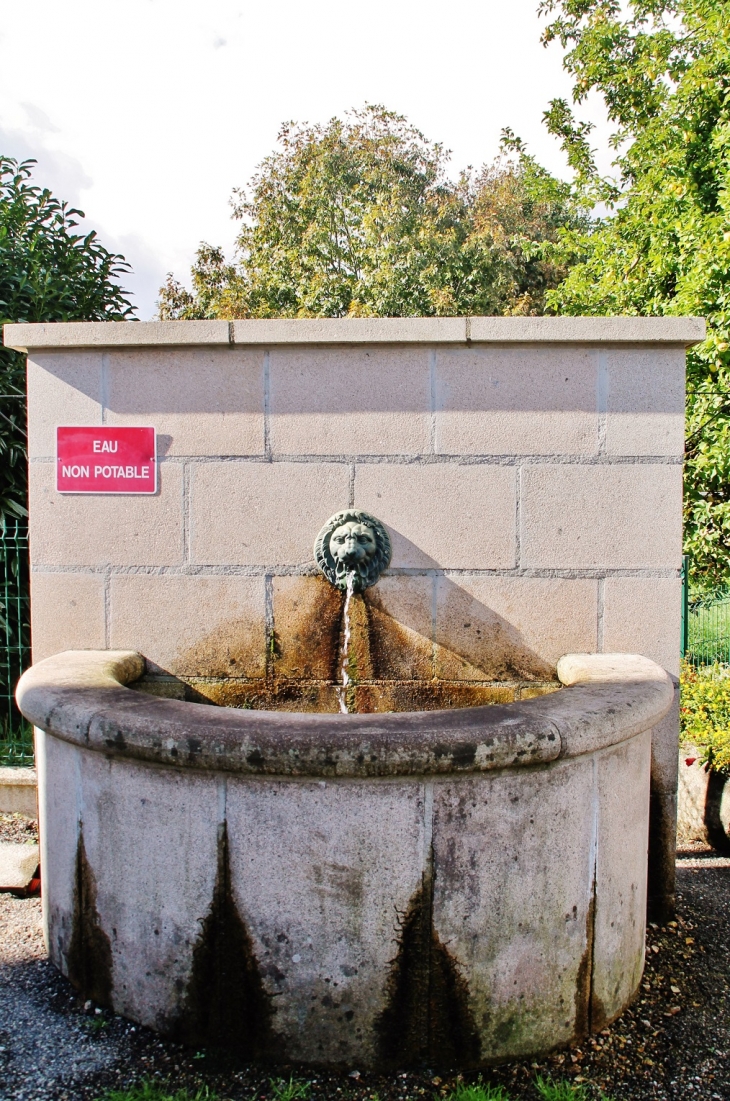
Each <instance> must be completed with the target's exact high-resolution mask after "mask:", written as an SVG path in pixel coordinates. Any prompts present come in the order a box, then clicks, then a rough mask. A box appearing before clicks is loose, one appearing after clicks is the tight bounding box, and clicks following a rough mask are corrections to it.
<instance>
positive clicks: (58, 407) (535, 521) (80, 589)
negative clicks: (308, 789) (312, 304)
mask: <svg viewBox="0 0 730 1101" xmlns="http://www.w3.org/2000/svg"><path fill="white" fill-rule="evenodd" d="M497 320H498V321H500V322H501V321H504V320H508V321H509V320H514V319H497ZM529 320H530V319H528V321H529ZM579 320H580V319H579ZM528 321H525V323H524V325H523V324H522V322H520V324H521V325H522V328H520V334H524V342H523V343H499V342H497V341H494V340H493V341H492V342H490V340H489V338H488V334H491V333H492V330H493V329H494V332H495V333H496V332H497V331H500V332H501V331H502V330H500V329H499V327H497V328H496V329H495V327H494V326H493V325H492V326H491V328H490V323H488V322H489V319H487V321H485V322H484V324H482V322H481V321H479V322H478V323H477V320H476V319H472V322H471V323H470V332H471V334H472V342H471V343H466V342H462V343H459V342H458V341H459V340H460V339H461V338H460V337H459V335H458V333H461V332H463V331H465V330H464V322H463V319H462V320H461V321H460V322H456V321H454V320H453V319H441V320H439V319H432V321H431V322H429V323H428V326H427V327H424V326H423V325H421V327H420V328H418V326H416V328H414V329H413V332H416V329H418V334H417V337H418V338H417V339H416V338H412V333H411V329H409V327H408V325H405V327H401V328H402V333H403V337H402V338H403V340H404V341H405V342H404V343H401V344H397V343H393V344H388V343H383V342H382V340H383V338H382V334H381V335H378V333H379V332H380V330H378V331H377V333H376V329H377V324H375V323H374V324H375V328H368V325H364V326H361V327H360V328H359V329H357V332H355V329H353V333H354V334H355V335H354V336H353V337H352V338H350V336H348V337H347V340H348V342H347V343H343V344H339V345H325V344H321V343H319V344H318V343H317V342H316V340H317V334H318V333H319V332H320V329H321V326H320V328H317V326H310V327H309V328H307V326H306V323H301V326H300V328H297V327H296V326H297V324H298V323H296V322H292V323H291V324H290V327H289V329H287V331H286V334H285V336H284V337H283V339H285V340H286V341H288V343H286V344H281V343H280V344H277V343H272V344H271V345H266V344H264V343H256V344H245V343H243V341H245V339H246V338H247V333H249V331H250V332H253V331H254V330H252V329H251V330H249V329H247V328H246V326H245V325H243V326H236V327H235V335H234V334H233V333H232V329H229V328H228V327H227V326H224V325H221V326H219V327H218V328H215V327H213V328H211V327H210V326H209V327H208V328H207V329H205V331H203V329H200V328H199V329H196V330H195V331H193V329H192V328H191V329H187V328H185V327H184V326H183V327H182V328H180V327H179V328H178V329H176V330H175V333H174V334H173V336H174V339H175V340H180V341H181V345H180V346H170V345H169V339H172V337H171V336H169V334H170V333H172V330H171V329H170V330H168V329H165V328H164V326H163V327H158V326H152V327H150V329H149V330H147V329H145V332H144V333H143V332H142V330H139V332H137V329H135V334H133V336H134V338H135V340H136V339H137V337H139V340H140V341H142V340H143V339H144V341H149V343H148V344H147V346H128V345H126V346H125V345H124V344H123V342H122V343H119V341H122V338H123V336H124V332H126V330H123V331H122V330H119V332H117V329H115V330H114V340H115V342H117V343H116V344H115V346H111V345H110V346H103V344H102V345H99V343H98V342H99V341H103V339H104V338H103V332H102V330H99V331H98V333H97V331H96V329H95V330H94V335H93V342H95V343H96V344H97V346H96V347H74V346H73V342H74V341H76V343H81V344H83V343H84V341H83V334H82V332H81V329H80V330H79V334H75V335H74V333H71V334H70V335H69V336H68V340H69V341H70V342H71V343H70V344H67V346H64V347H62V348H57V349H55V350H54V349H52V348H44V349H36V350H32V349H31V352H30V355H29V363H28V393H29V453H30V482H31V490H30V502H31V508H30V523H31V557H32V571H33V572H32V586H33V591H32V595H33V601H32V614H33V648H34V657H35V659H36V660H38V659H40V658H43V657H46V656H48V655H49V654H51V653H54V652H58V651H59V650H62V649H72V648H79V649H83V648H104V647H114V648H130V649H135V650H139V651H140V652H141V653H143V654H144V655H145V656H146V658H147V661H148V682H149V683H148V685H147V686H148V688H149V689H150V690H152V691H155V692H156V693H158V694H168V695H173V696H174V695H182V694H183V693H186V692H187V693H188V696H189V694H190V692H191V691H192V692H194V693H196V694H197V695H195V696H194V698H200V699H205V698H213V699H214V700H215V701H216V702H224V703H225V702H236V701H238V702H239V703H240V702H242V700H244V699H249V698H252V697H253V698H254V700H259V701H261V700H264V701H265V700H266V699H267V698H268V697H267V695H266V693H267V691H268V688H267V686H269V687H270V686H271V684H272V683H274V682H276V683H284V684H286V683H289V682H292V681H293V682H295V683H297V684H300V685H301V684H302V683H306V684H308V685H309V687H308V688H307V691H308V692H309V697H310V699H311V706H312V708H313V709H315V710H316V709H320V708H323V707H324V708H333V709H336V707H337V702H336V699H335V697H334V695H333V694H332V693H331V691H330V692H329V694H328V693H327V692H326V691H325V689H323V688H322V682H323V681H325V680H327V678H331V677H332V675H333V669H334V664H335V660H336V651H337V645H338V637H339V635H338V630H339V627H338V624H339V604H338V603H337V600H338V598H337V597H336V594H335V597H334V599H333V593H332V592H331V591H330V590H329V588H328V586H327V584H326V582H324V581H323V580H322V579H321V578H320V577H318V576H317V575H316V574H315V572H314V569H313V564H312V542H313V539H314V536H315V534H316V532H317V531H318V530H319V527H320V526H321V524H322V523H323V522H324V521H325V520H326V519H327V518H328V517H329V516H330V515H331V514H332V513H333V512H335V511H336V510H337V509H340V508H342V507H344V506H347V505H354V506H357V507H362V508H365V509H367V510H369V511H372V512H373V513H374V514H375V515H377V516H379V517H380V518H381V519H382V520H383V521H384V522H385V524H386V526H387V527H388V529H389V532H390V535H391V539H392V542H393V551H394V553H393V561H392V564H391V568H390V570H389V571H388V572H387V574H386V576H384V577H383V579H382V580H381V582H380V583H379V584H378V585H377V586H376V587H375V588H374V589H372V590H370V592H369V594H368V601H369V612H368V614H369V616H370V622H371V627H372V632H371V637H372V639H373V642H372V646H371V649H372V653H371V658H372V662H373V666H374V669H375V675H376V676H381V677H385V678H386V679H388V678H389V679H391V680H397V679H398V678H405V679H407V680H409V681H410V682H413V681H416V682H417V681H419V680H423V681H424V682H431V681H432V680H433V679H434V678H435V679H436V680H439V681H444V682H448V683H449V684H452V685H456V686H457V688H458V686H459V685H462V686H464V685H465V686H467V688H468V689H469V691H472V692H473V691H474V689H475V685H476V684H477V683H478V682H481V683H482V686H483V687H482V688H481V689H480V691H481V692H482V695H481V696H480V697H479V698H480V699H485V700H486V699H489V698H490V695H489V693H490V692H492V693H493V694H494V695H495V698H499V699H500V700H504V699H508V698H514V697H515V696H517V697H520V696H521V697H529V696H530V695H534V694H536V693H538V692H542V691H544V690H545V686H546V685H548V686H549V684H550V682H551V680H552V678H554V667H555V662H556V660H557V659H558V658H559V657H560V656H561V655H562V654H564V653H568V652H581V651H585V652H592V651H601V650H605V651H617V650H623V651H629V652H638V653H641V654H644V655H646V656H648V657H650V658H652V659H653V660H655V661H657V662H658V663H659V664H661V665H662V666H664V668H666V669H667V670H668V671H669V672H670V673H671V674H672V676H674V677H676V676H677V673H678V663H679V623H680V581H679V568H680V564H681V560H680V556H681V492H682V490H681V461H682V448H683V425H684V360H685V352H684V346H683V344H682V343H681V342H680V341H681V339H682V338H681V337H680V336H679V335H678V336H677V338H676V339H677V343H675V344H672V343H671V334H670V329H669V327H667V326H668V323H669V321H672V323H674V322H673V319H668V321H667V326H665V328H666V333H667V334H668V338H670V342H669V343H666V342H665V343H651V342H649V341H643V340H642V339H641V332H643V329H642V328H641V325H639V324H637V326H636V327H635V331H636V334H637V338H636V340H635V341H634V342H631V341H630V340H628V341H627V339H626V337H625V335H624V336H623V337H622V342H621V343H618V342H617V343H610V339H611V334H612V333H614V332H615V333H616V334H619V333H620V331H621V326H620V325H618V327H616V326H614V328H611V327H610V326H608V327H606V326H603V328H601V327H600V325H599V324H598V322H596V323H595V326H594V329H595V334H596V335H594V336H592V335H591V334H592V333H593V331H594V329H591V328H590V325H591V324H592V323H591V322H590V321H588V320H585V319H584V320H583V322H581V325H578V326H577V327H576V328H575V332H576V334H578V335H577V337H576V340H575V342H571V341H570V340H565V341H564V342H563V343H555V342H552V340H551V338H550V337H549V332H550V331H552V330H550V328H549V326H548V327H547V328H545V327H544V326H542V325H541V324H540V323H539V322H540V321H541V319H535V324H534V325H532V326H531V324H528ZM191 324H192V323H191ZM622 324H623V325H624V327H626V326H627V325H629V322H628V321H626V322H622ZM459 325H461V328H459ZM292 326H293V328H292ZM480 326H481V328H480ZM82 328H83V327H82ZM503 328H504V327H503ZM325 329H326V327H325ZM325 329H321V333H322V334H325V336H324V339H327V340H331V339H332V333H330V330H326V332H325ZM655 329H656V331H655V330H654V329H652V337H651V339H653V340H657V339H664V338H663V337H662V336H661V333H663V332H664V330H663V329H661V326H660V327H659V328H656V326H655ZM310 330H311V332H310ZM482 330H483V331H484V334H487V337H486V338H485V339H484V340H483V341H482V342H479V340H478V336H479V334H480V333H481V332H482ZM569 330H570V326H568V327H567V328H566V327H565V326H563V328H562V329H560V332H565V333H567V332H569ZM660 330H661V332H660ZM83 331H84V332H85V331H86V330H83ZM104 331H106V330H104ZM279 331H280V330H279V329H277V328H276V325H274V326H273V328H272V329H271V334H272V340H273V339H274V337H275V335H276V333H278V332H279ZM282 331H283V330H282ZM343 331H344V330H343ZM388 331H390V330H388ZM393 331H395V330H393ZM400 331H401V330H400V329H399V330H398V332H399V333H400ZM516 331H517V330H516V329H515V332H516ZM570 331H572V330H570ZM626 331H627V332H628V331H629V330H628V328H627V329H626ZM631 331H632V332H633V331H634V330H631ZM646 331H647V333H648V332H649V330H648V329H647V330H646ZM672 331H674V330H672ZM69 332H70V331H69ZM256 332H257V333H261V334H263V337H265V335H266V334H265V333H264V332H263V329H257V330H256ZM267 332H268V330H267ZM298 332H301V333H302V334H305V333H306V334H309V335H303V336H302V340H301V341H300V342H299V343H295V342H292V341H294V340H295V339H296V333H298ZM332 332H334V330H332ZM348 332H349V330H348ZM505 332H507V329H505ZM555 332H556V333H557V332H558V329H557V328H556V329H555ZM120 333H121V335H119V334H120ZM368 333H371V339H368ZM533 333H534V337H535V338H534V339H532V340H531V339H530V334H533ZM545 333H548V338H547V339H546V338H545ZM146 334H147V335H146ZM186 334H187V335H186ZM327 334H329V335H327ZM358 334H360V335H358ZM372 334H374V335H372ZM263 337H262V339H263ZM320 337H321V334H320ZM168 338H169V339H168ZM396 338H397V337H396ZM521 338H522V337H521ZM25 339H27V336H26V338H25ZM48 339H52V337H47V336H46V337H44V340H48ZM186 339H187V340H189V341H190V343H188V344H187V345H185V340H186ZM232 339H233V341H234V343H231V340H232ZM251 339H254V338H253V337H252V338H251ZM255 339H257V340H258V339H259V337H256V338H255ZM196 340H198V341H200V343H198V344H196V343H195V341H196ZM204 340H205V341H211V342H212V343H202V341H204ZM156 341H157V342H158V343H155V342H156ZM165 341H168V343H165ZM409 341H410V342H409ZM216 342H217V343H216ZM76 423H78V424H99V425H101V424H108V425H121V424H149V425H153V426H154V427H155V428H156V429H157V432H158V441H159V453H160V455H159V457H160V480H159V492H158V493H157V494H156V495H155V496H153V497H123V496H122V497H98V496H60V495H59V494H57V493H56V491H55V489H54V460H55V427H56V425H57V424H76ZM313 612H314V613H315V614H314V615H313ZM394 653H396V654H404V653H407V654H408V655H409V660H408V661H403V660H401V661H394V660H392V659H391V657H390V656H389V655H391V654H394ZM302 654H306V655H307V659H306V660H302ZM191 686H192V687H191ZM392 692H393V700H392V701H391V702H390V703H388V698H389V697H387V695H386V696H383V697H381V699H382V700H383V701H384V702H383V703H382V706H383V707H384V709H385V710H387V709H389V707H395V706H398V707H400V706H403V705H404V704H403V702H402V701H404V700H405V701H406V703H407V701H408V699H409V698H414V699H415V698H416V695H413V694H412V693H411V695H409V692H408V691H407V690H400V689H395V688H394V689H393V690H392ZM257 693H258V695H257ZM450 698H451V697H450ZM453 698H454V699H458V692H457V689H456V688H455V689H454V691H453ZM473 698H476V697H473ZM393 701H400V702H393ZM284 705H286V704H285V703H284ZM677 724H678V720H677V714H676V711H675V713H674V714H673V715H672V716H671V717H669V718H667V719H666V720H664V722H663V723H662V724H661V725H660V726H659V727H657V729H656V730H655V732H654V738H653V763H652V857H651V865H652V876H651V892H652V895H653V899H654V904H655V907H656V908H657V910H658V911H659V912H665V913H666V912H667V911H668V910H669V909H671V906H672V901H673V891H674V885H673V851H674V835H675V813H676V812H675V807H676V781H677V755H676V745H677Z"/></svg>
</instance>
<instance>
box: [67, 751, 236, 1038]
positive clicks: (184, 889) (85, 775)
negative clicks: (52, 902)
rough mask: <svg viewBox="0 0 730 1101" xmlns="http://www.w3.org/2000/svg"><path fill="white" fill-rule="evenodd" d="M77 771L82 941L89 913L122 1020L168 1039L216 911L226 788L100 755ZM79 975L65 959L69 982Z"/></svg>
mask: <svg viewBox="0 0 730 1101" xmlns="http://www.w3.org/2000/svg"><path fill="white" fill-rule="evenodd" d="M77 752H78V751H77ZM79 765H80V783H81V790H82V791H83V809H82V814H81V829H80V834H79V836H80V838H82V839H83V852H81V853H79V852H78V850H77V860H78V862H79V864H80V865H81V875H82V876H83V877H84V878H85V879H86V883H85V885H84V886H85V890H86V900H85V902H86V905H85V911H86V912H85V913H84V912H82V915H81V923H83V924H84V925H85V928H81V929H80V930H79V934H80V938H81V940H82V942H83V938H84V935H86V938H87V939H88V935H89V932H90V929H89V925H93V924H94V922H93V917H92V915H91V913H89V911H91V910H92V907H93V908H94V909H95V910H96V914H97V915H98V916H97V919H96V929H95V930H94V935H95V937H96V940H97V946H96V947H97V952H96V959H95V961H94V962H95V964H96V968H97V969H98V971H99V984H100V985H101V984H102V983H103V981H104V980H105V979H106V980H107V982H109V983H110V985H111V986H112V987H113V991H114V1004H115V1007H116V1008H117V1010H118V1012H120V1013H122V1014H123V1015H124V1016H129V1017H132V1018H133V1019H135V1020H138V1021H140V1022H142V1023H144V1024H146V1025H148V1026H149V1027H151V1028H156V1029H158V1030H161V1031H163V1032H169V1031H170V1030H171V1028H172V1027H174V1024H175V1022H176V1018H177V1017H178V1016H179V1012H180V1003H181V1002H182V1003H184V1001H185V993H188V996H190V978H191V971H192V966H193V956H194V952H195V949H196V947H197V946H198V945H199V944H200V941H201V939H202V936H203V927H204V922H205V919H206V917H207V916H208V914H209V913H210V910H211V908H212V905H213V897H214V888H215V880H216V872H217V867H218V860H217V846H218V821H219V816H220V814H221V812H222V808H223V807H224V805H225V804H224V799H223V790H222V781H221V780H219V779H218V778H217V777H215V776H211V775H209V774H205V773H198V774H196V775H192V774H190V773H181V772H180V771H176V770H175V769H150V768H148V767H146V766H145V765H144V764H143V763H141V762H133V761H121V762H118V761H113V760H106V759H105V758H104V757H103V756H101V755H100V754H98V753H82V754H81V757H80V760H79ZM130 854H133V859H134V875H132V876H130V874H129V861H130ZM102 870H103V874H102ZM104 942H106V947H105V946H104ZM87 951H88V949H87ZM105 964H106V968H105V966H104V965H105ZM77 966H78V959H77V958H76V959H75V958H74V952H73V951H67V952H66V967H67V973H68V974H69V976H70V977H71V978H72V980H73V978H74V974H73V971H74V968H75V967H77ZM105 970H107V974H105ZM109 971H110V972H111V974H109V973H108V972H109ZM93 1000H94V1001H102V1002H103V999H102V998H100V997H97V998H94V999H93Z"/></svg>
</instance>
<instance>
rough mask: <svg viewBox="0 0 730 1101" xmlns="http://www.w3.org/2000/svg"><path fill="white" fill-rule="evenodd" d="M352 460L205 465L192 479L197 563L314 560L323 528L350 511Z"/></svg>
mask: <svg viewBox="0 0 730 1101" xmlns="http://www.w3.org/2000/svg"><path fill="white" fill-rule="evenodd" d="M349 484H350V468H349V465H346V464H340V463H256V462H251V463H235V462H231V463H203V464H200V465H198V466H195V467H194V468H193V469H192V471H191V477H190V493H191V501H190V541H191V554H192V560H193V562H196V563H201V564H205V565H266V566H270V567H274V566H296V565H309V564H312V565H313V564H314V552H313V549H312V548H313V545H314V540H315V537H316V535H317V532H318V531H319V530H320V528H321V527H322V525H323V524H324V523H325V521H326V520H328V519H329V517H330V516H331V515H332V514H333V513H334V512H337V511H338V510H339V509H342V508H346V507H347V502H348V494H349Z"/></svg>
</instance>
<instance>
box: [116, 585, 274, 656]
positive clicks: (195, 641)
mask: <svg viewBox="0 0 730 1101" xmlns="http://www.w3.org/2000/svg"><path fill="white" fill-rule="evenodd" d="M109 612H110V646H111V647H112V649H115V650H138V651H139V652H140V653H141V654H144V656H145V658H146V660H147V665H148V670H149V671H151V672H161V671H164V672H166V673H172V674H174V675H176V676H198V677H262V676H264V674H265V672H266V628H265V610H264V579H263V577H195V576H185V575H183V576H181V575H179V574H174V575H173V574H162V575H159V574H154V575H150V574H133V575H131V576H114V577H112V580H111V590H110V608H109Z"/></svg>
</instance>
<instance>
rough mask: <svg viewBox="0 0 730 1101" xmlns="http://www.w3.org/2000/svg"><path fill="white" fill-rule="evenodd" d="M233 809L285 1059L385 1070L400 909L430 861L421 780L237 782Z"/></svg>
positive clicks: (248, 903)
mask: <svg viewBox="0 0 730 1101" xmlns="http://www.w3.org/2000/svg"><path fill="white" fill-rule="evenodd" d="M226 813H227V818H228V828H229V837H230V851H231V884H232V894H233V898H234V900H235V902H236V905H237V908H238V911H239V913H240V914H241V916H242V919H243V920H244V921H245V923H246V926H247V928H248V929H249V932H250V935H251V939H252V944H253V949H254V955H255V957H256V959H257V962H258V967H259V971H260V973H261V975H262V978H263V981H264V984H265V989H266V991H267V994H268V996H269V998H270V999H271V1004H272V1007H273V1011H274V1016H273V1020H272V1025H273V1029H274V1031H275V1032H276V1034H277V1035H278V1036H279V1037H280V1039H279V1044H280V1045H282V1047H283V1051H282V1050H281V1049H280V1052H279V1058H281V1055H282V1054H283V1055H284V1057H285V1058H287V1059H290V1060H292V1061H300V1060H301V1061H305V1062H324V1063H334V1064H339V1065H345V1066H354V1065H355V1064H357V1065H358V1066H360V1065H366V1066H367V1065H370V1066H372V1065H377V1064H378V1062H379V1058H378V1047H377V1043H378V1038H377V1035H376V1030H375V1022H376V1019H377V1017H378V1015H379V1014H381V1013H382V1012H383V1010H384V1009H385V1008H386V1004H387V990H386V980H387V976H388V972H389V968H390V963H391V960H392V959H393V958H394V957H395V956H396V954H397V951H398V940H399V925H400V920H401V918H400V915H402V914H403V913H405V912H406V911H407V909H408V904H409V901H410V900H411V898H412V897H413V896H414V895H415V894H416V892H417V891H418V889H419V888H420V886H421V879H422V874H423V868H424V863H425V860H426V853H427V842H426V830H425V822H424V806H423V792H422V786H421V784H419V783H418V782H416V781H412V782H410V783H398V784H386V785H380V786H378V787H372V786H370V787H363V786H362V785H360V784H355V783H342V782H339V783H334V784H333V783H314V784H311V783H307V784H297V785H294V786H292V785H287V784H283V783H276V782H268V781H266V782H264V783H260V782H259V783H254V782H250V781H248V782H246V781H242V780H234V781H233V782H231V784H230V785H229V787H228V796H227V808H226ZM325 915H326V916H325Z"/></svg>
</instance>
